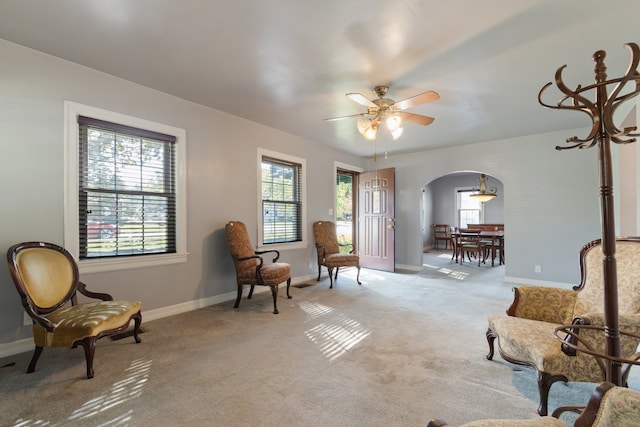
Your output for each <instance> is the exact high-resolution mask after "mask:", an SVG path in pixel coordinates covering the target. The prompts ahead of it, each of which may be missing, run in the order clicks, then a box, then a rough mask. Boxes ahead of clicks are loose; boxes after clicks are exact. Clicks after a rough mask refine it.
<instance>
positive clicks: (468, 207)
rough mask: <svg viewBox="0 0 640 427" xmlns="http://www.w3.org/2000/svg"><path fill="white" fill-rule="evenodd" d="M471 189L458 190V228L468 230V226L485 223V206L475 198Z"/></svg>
mask: <svg viewBox="0 0 640 427" xmlns="http://www.w3.org/2000/svg"><path fill="white" fill-rule="evenodd" d="M471 194H473V191H472V190H471V189H461V190H458V200H457V205H458V227H460V228H467V226H468V224H481V223H483V222H484V204H483V203H481V202H479V201H477V200H476V199H474V198H473V197H469V196H470V195H471Z"/></svg>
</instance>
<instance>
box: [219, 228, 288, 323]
mask: <svg viewBox="0 0 640 427" xmlns="http://www.w3.org/2000/svg"><path fill="white" fill-rule="evenodd" d="M225 230H226V235H227V243H228V245H229V253H230V254H231V258H232V259H233V265H234V266H235V269H236V284H237V286H238V295H237V297H236V302H235V304H234V305H233V308H238V306H239V305H240V300H241V299H242V289H243V286H245V285H246V286H250V288H249V289H250V290H249V296H248V297H247V299H251V297H252V296H253V289H254V288H255V287H256V286H268V287H269V289H271V296H272V297H273V314H278V313H279V311H278V286H279V285H280V284H281V283H284V282H287V298H288V299H291V295H289V288H290V287H291V265H290V264H288V263H286V262H278V260H279V259H280V252H279V251H277V250H275V249H271V250H267V251H256V250H255V249H254V248H253V245H252V244H251V238H250V237H249V232H248V231H247V226H246V225H245V224H244V223H243V222H241V221H230V222H228V223H227V225H226V226H225ZM268 253H271V254H273V259H272V262H264V258H263V257H262V255H265V254H268Z"/></svg>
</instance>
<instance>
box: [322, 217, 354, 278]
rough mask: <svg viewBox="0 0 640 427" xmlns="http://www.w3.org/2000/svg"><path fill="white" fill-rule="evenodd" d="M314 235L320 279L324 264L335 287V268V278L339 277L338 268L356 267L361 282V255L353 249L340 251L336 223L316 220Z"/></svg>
mask: <svg viewBox="0 0 640 427" xmlns="http://www.w3.org/2000/svg"><path fill="white" fill-rule="evenodd" d="M313 235H314V237H315V240H316V251H317V252H318V281H319V280H320V273H321V270H322V266H323V265H324V266H325V267H327V270H328V271H329V281H330V283H331V285H330V286H329V288H333V279H334V275H333V269H334V268H335V270H336V273H335V279H336V280H337V279H338V270H339V269H340V267H356V268H357V269H358V275H357V277H356V282H358V284H359V285H361V284H362V283H360V257H359V256H358V255H356V254H355V253H354V252H355V250H354V249H352V250H351V252H349V253H348V254H345V253H341V252H340V244H339V243H338V237H337V235H336V224H335V223H333V222H331V221H316V222H314V223H313Z"/></svg>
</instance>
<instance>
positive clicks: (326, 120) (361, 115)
mask: <svg viewBox="0 0 640 427" xmlns="http://www.w3.org/2000/svg"><path fill="white" fill-rule="evenodd" d="M368 115H369V113H358V114H350V115H348V116H341V117H331V118H329V119H323V120H324V121H325V122H333V121H336V120H342V119H350V118H353V117H364V116H368Z"/></svg>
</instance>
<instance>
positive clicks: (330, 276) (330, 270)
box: [327, 267, 333, 289]
mask: <svg viewBox="0 0 640 427" xmlns="http://www.w3.org/2000/svg"><path fill="white" fill-rule="evenodd" d="M327 270H329V283H331V286H329V289H333V268H329V267H327Z"/></svg>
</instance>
